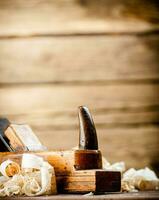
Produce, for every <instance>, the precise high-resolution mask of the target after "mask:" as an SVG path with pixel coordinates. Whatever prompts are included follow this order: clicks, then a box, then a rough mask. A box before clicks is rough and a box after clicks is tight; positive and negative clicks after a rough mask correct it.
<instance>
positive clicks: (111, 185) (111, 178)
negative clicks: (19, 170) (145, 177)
mask: <svg viewBox="0 0 159 200" xmlns="http://www.w3.org/2000/svg"><path fill="white" fill-rule="evenodd" d="M2 124H3V123H2ZM8 125H9V126H10V124H9V123H8ZM9 126H3V128H1V136H3V138H4V136H5V137H7V139H8V140H9V143H7V144H8V146H9V147H10V146H11V147H12V149H9V148H8V147H7V148H8V150H11V151H12V152H2V153H0V163H1V162H2V161H4V160H6V159H8V158H9V159H12V160H14V161H16V162H18V163H20V162H21V157H22V153H23V152H24V151H28V153H34V154H37V155H40V156H42V157H44V158H45V159H46V160H47V161H48V162H49V163H50V164H51V165H52V166H53V167H54V169H55V174H56V180H57V189H58V192H59V193H85V192H95V193H100V192H119V191H120V188H121V174H120V172H115V171H106V170H103V169H102V154H101V151H100V150H98V140H97V134H96V129H95V125H94V122H93V119H92V117H91V114H90V112H89V110H88V108H86V107H84V106H81V107H79V127H80V133H79V147H78V149H76V150H70V151H34V152H30V151H29V149H28V147H27V146H26V145H25V144H26V143H24V142H23V141H22V138H19V137H18V134H15V135H16V136H17V137H16V140H15V138H14V137H13V138H12V137H11V134H6V130H7V129H8V127H9ZM12 127H13V126H12ZM14 131H15V129H14ZM2 132H3V134H2ZM15 132H16V131H15ZM7 133H8V132H7ZM32 134H33V133H32ZM32 134H31V135H32ZM15 135H14V136H15ZM13 140H14V141H19V140H20V142H21V143H20V145H21V146H23V149H22V148H18V147H19V143H16V145H13V143H14V142H13ZM3 144H4V143H3ZM10 144H12V145H10ZM34 144H36V141H34ZM38 145H39V146H42V145H40V144H39V141H38ZM13 147H16V148H15V149H14V148H13ZM19 149H20V150H21V149H22V150H23V152H18V151H17V150H19ZM13 151H16V152H13Z"/></svg>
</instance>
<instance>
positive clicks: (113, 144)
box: [33, 125, 159, 168]
mask: <svg viewBox="0 0 159 200" xmlns="http://www.w3.org/2000/svg"><path fill="white" fill-rule="evenodd" d="M33 130H34V131H35V133H36V135H37V136H38V137H39V139H40V140H41V141H42V142H43V144H44V145H46V146H47V147H48V148H49V149H54V150H55V149H56V150H57V149H58V150H68V149H71V148H72V147H75V146H77V145H78V134H79V130H78V129H77V128H74V130H67V129H66V130H60V129H59V130H54V128H50V127H47V126H46V127H45V129H43V128H42V129H41V127H40V125H39V127H37V126H36V127H34V126H33ZM97 133H98V142H99V148H100V150H101V151H102V154H103V155H104V156H105V157H106V158H107V159H108V161H110V162H111V163H114V162H118V161H125V162H126V166H127V167H128V168H129V167H136V168H141V167H145V166H151V165H152V164H154V163H158V162H159V159H158V154H159V149H158V146H159V128H158V127H154V126H151V127H144V126H141V127H134V128H121V127H118V128H98V127H97ZM57 141H58V142H57ZM157 166H158V165H157Z"/></svg>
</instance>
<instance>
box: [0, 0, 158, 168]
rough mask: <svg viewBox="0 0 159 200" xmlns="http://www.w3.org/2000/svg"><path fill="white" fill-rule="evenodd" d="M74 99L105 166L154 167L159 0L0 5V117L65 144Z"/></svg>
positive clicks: (11, 1)
mask: <svg viewBox="0 0 159 200" xmlns="http://www.w3.org/2000/svg"><path fill="white" fill-rule="evenodd" d="M79 105H87V106H88V107H89V108H90V110H91V111H92V114H93V117H94V121H95V123H96V127H97V131H98V137H99V144H100V149H101V150H102V152H103V155H104V156H105V157H106V158H107V159H108V160H109V161H110V162H116V161H120V160H124V161H125V162H126V164H127V167H137V168H140V167H144V166H150V167H153V168H154V169H157V168H158V167H159V148H158V147H159V6H158V2H157V1H156V0H153V1H147V0H146V1H144V2H143V1H142V0H130V1H128V0H113V1H112V0H45V1H44V0H29V1H25V0H5V1H0V116H5V117H8V118H9V119H10V120H11V121H12V122H17V123H28V124H30V125H31V126H32V128H33V130H34V131H35V133H36V134H37V135H38V136H39V138H40V139H41V141H42V142H43V143H44V144H45V145H46V146H47V147H48V148H50V149H68V148H72V147H74V146H76V145H77V144H78V117H77V108H78V106H79Z"/></svg>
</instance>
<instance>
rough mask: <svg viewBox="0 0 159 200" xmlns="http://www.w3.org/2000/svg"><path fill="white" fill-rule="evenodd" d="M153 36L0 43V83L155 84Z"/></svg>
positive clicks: (157, 67) (158, 42) (157, 42)
mask: <svg viewBox="0 0 159 200" xmlns="http://www.w3.org/2000/svg"><path fill="white" fill-rule="evenodd" d="M158 47H159V37H158V36H157V35H156V36H149V37H142V38H137V37H135V36H125V37H122V36H118V37H115V36H114V37H113V36H92V37H89V36H83V37H71V38H68V37H61V38H54V37H53V38H32V39H20V40H19V39H14V40H0V72H1V73H0V83H6V84H7V83H49V82H53V83H61V82H65V83H70V82H71V83H74V84H75V83H81V84H84V82H86V83H89V82H91V83H92V82H95V84H98V83H103V82H104V83H105V82H106V83H112V84H114V83H115V84H116V83H118V84H120V83H127V82H128V83H129V82H131V81H132V82H133V83H138V82H141V81H143V82H144V83H146V84H147V82H151V81H152V82H153V81H158V80H159V63H158V54H159V48H158Z"/></svg>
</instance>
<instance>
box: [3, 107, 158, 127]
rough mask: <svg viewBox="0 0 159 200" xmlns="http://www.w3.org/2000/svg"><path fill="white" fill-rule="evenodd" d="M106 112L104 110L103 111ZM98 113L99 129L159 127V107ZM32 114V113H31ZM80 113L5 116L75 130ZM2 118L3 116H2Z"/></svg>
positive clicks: (29, 122) (37, 113)
mask: <svg viewBox="0 0 159 200" xmlns="http://www.w3.org/2000/svg"><path fill="white" fill-rule="evenodd" d="M103 111H104V109H103ZM103 111H102V109H101V112H98V108H96V109H95V110H93V112H92V114H93V116H94V121H95V123H96V126H97V127H100V128H111V127H112V128H113V127H134V126H135V127H136V126H150V125H152V124H154V125H159V106H158V108H157V107H156V110H155V111H151V110H150V111H136V109H135V110H134V109H131V108H127V110H126V111H125V110H124V108H123V109H121V110H118V109H117V110H116V109H115V110H113V111H105V112H103ZM30 112H31V111H30ZM77 115H78V111H77V112H75V110H74V111H64V112H54V111H52V112H49V111H48V112H35V113H32V112H31V113H26V114H25V113H23V114H7V115H5V116H6V117H7V118H8V119H10V121H13V122H16V123H20V124H21V123H24V122H25V123H27V124H29V125H31V126H34V127H38V126H40V127H41V128H42V129H45V128H46V127H48V128H49V127H50V128H53V129H55V130H57V129H62V130H63V129H65V130H66V129H67V130H68V129H74V128H77V127H78V124H79V122H78V118H77ZM0 116H2V114H0Z"/></svg>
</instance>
